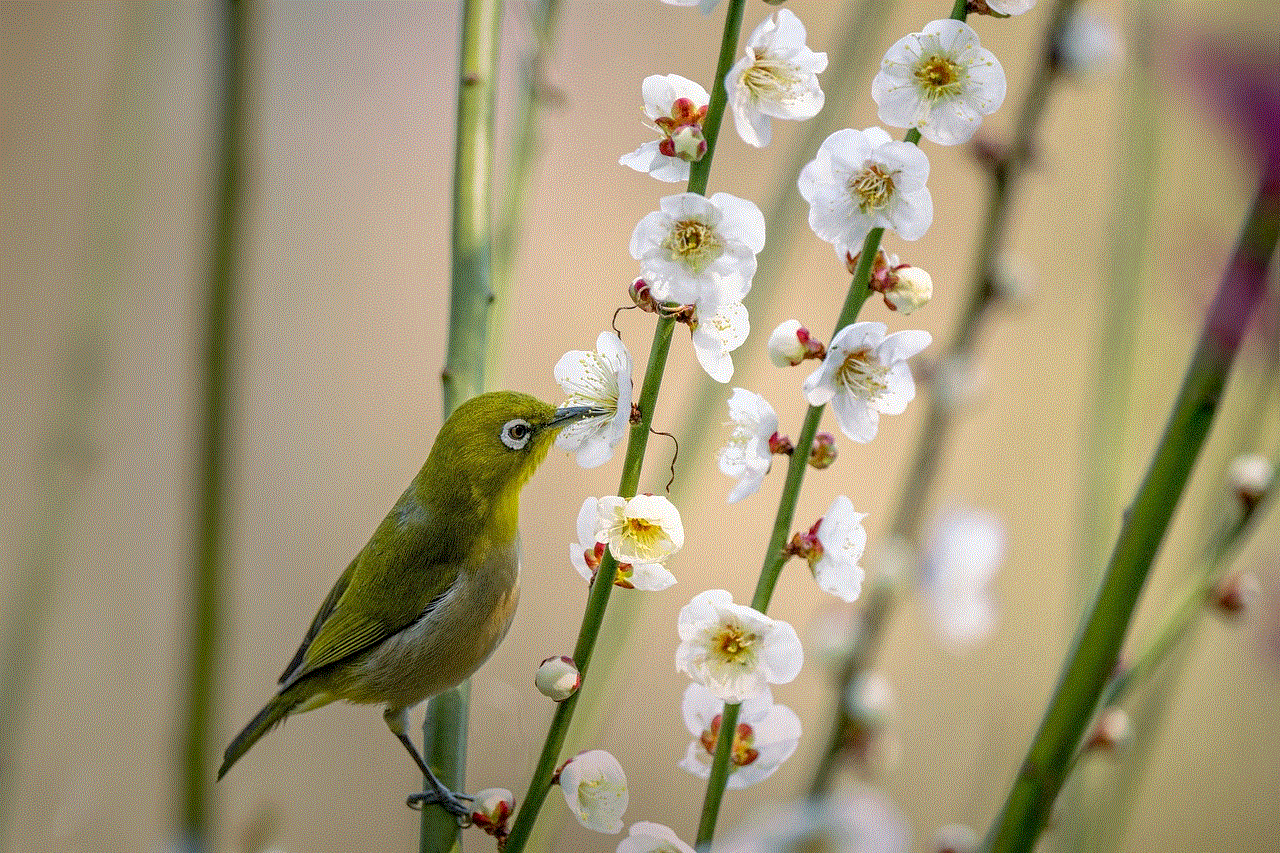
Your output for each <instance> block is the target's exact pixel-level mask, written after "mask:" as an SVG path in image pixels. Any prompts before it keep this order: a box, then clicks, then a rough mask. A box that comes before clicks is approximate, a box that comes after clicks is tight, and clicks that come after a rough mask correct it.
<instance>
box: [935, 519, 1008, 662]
mask: <svg viewBox="0 0 1280 853" xmlns="http://www.w3.org/2000/svg"><path fill="white" fill-rule="evenodd" d="M1004 553H1005V534H1004V525H1003V524H1002V523H1001V522H1000V519H999V517H997V516H996V515H994V514H992V513H990V512H984V511H982V510H977V509H972V508H967V507H966V508H954V509H951V510H947V511H944V512H943V513H941V514H939V515H938V517H937V518H936V519H935V520H934V522H933V525H932V530H931V531H930V534H929V538H928V543H927V545H926V547H925V551H924V557H923V559H922V561H921V566H920V581H921V586H922V591H923V598H924V601H925V602H926V604H927V606H928V610H929V616H930V618H931V619H932V621H933V624H934V627H935V628H936V629H937V631H938V633H939V634H940V635H941V637H942V638H943V640H944V641H945V642H946V643H947V645H948V646H951V647H952V648H955V649H960V648H963V647H965V646H970V645H973V644H975V643H977V642H978V641H980V640H982V639H983V638H984V637H986V636H987V635H988V634H990V633H991V631H992V630H993V629H994V628H995V623H996V606H995V601H994V600H993V599H992V596H991V582H992V580H993V579H994V578H995V574H996V571H997V570H998V569H999V568H1000V564H1001V563H1002V562H1004Z"/></svg>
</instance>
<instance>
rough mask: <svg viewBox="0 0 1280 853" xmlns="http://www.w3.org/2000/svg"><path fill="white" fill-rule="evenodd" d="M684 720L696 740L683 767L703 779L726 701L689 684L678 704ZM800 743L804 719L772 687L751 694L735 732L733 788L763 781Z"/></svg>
mask: <svg viewBox="0 0 1280 853" xmlns="http://www.w3.org/2000/svg"><path fill="white" fill-rule="evenodd" d="M680 708H681V712H682V713H683V715H684V724H685V727H686V728H688V730H689V734H691V735H693V740H692V741H691V742H690V743H689V748H688V750H687V751H686V752H685V756H684V759H683V760H682V761H681V762H680V767H681V768H683V769H685V770H687V771H689V772H690V773H692V774H693V775H694V776H697V777H698V778H700V779H706V778H707V777H708V776H710V775H711V760H712V757H713V756H714V755H715V751H716V739H717V738H718V737H719V735H720V721H721V719H722V717H723V714H724V702H723V701H721V700H720V699H717V698H716V697H715V696H713V695H712V693H711V691H710V690H708V689H707V688H705V687H703V686H702V685H701V684H697V683H694V684H690V685H689V686H688V687H686V688H685V691H684V700H683V702H681V705H680ZM799 743H800V718H799V717H797V716H796V713H795V711H792V710H791V709H790V708H788V707H787V706H786V705H775V704H774V702H773V694H772V693H771V692H770V691H769V689H768V688H765V690H764V691H763V692H761V693H758V694H756V695H755V696H752V697H750V698H748V699H747V700H746V701H744V702H743V703H742V709H741V710H740V711H739V712H738V725H737V728H736V730H735V731H734V735H733V750H732V752H731V760H732V762H733V765H734V769H733V771H732V772H731V773H730V774H729V787H730V788H735V789H737V788H746V787H748V786H750V785H754V784H756V783H757V782H763V781H764V780H765V779H768V778H769V777H770V776H772V775H773V774H774V772H775V771H776V770H777V769H778V768H779V767H781V766H782V762H784V761H786V760H787V759H788V758H790V757H791V754H792V753H793V752H795V751H796V746H797V745H798V744H799Z"/></svg>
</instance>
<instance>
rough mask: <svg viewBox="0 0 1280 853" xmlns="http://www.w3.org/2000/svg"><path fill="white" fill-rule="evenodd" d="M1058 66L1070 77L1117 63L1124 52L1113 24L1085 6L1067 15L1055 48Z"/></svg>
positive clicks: (1074, 8) (1073, 9) (1076, 7)
mask: <svg viewBox="0 0 1280 853" xmlns="http://www.w3.org/2000/svg"><path fill="white" fill-rule="evenodd" d="M1054 51H1055V54H1054V55H1055V58H1056V59H1057V60H1058V67H1059V68H1061V69H1062V70H1063V71H1065V72H1067V73H1069V74H1092V73H1094V72H1096V71H1101V70H1103V69H1105V68H1108V67H1110V66H1113V65H1115V64H1116V62H1117V60H1118V59H1119V57H1120V54H1121V52H1122V49H1121V45H1120V36H1119V35H1117V34H1116V30H1115V27H1113V26H1112V25H1111V22H1110V21H1108V20H1106V19H1105V18H1102V17H1101V16H1099V15H1098V14H1097V13H1096V12H1094V11H1093V10H1091V9H1088V8H1085V7H1083V6H1075V7H1073V8H1072V10H1071V14H1070V15H1068V16H1067V20H1066V23H1065V24H1064V25H1063V27H1062V31H1061V32H1059V33H1058V41H1057V43H1056V44H1055V45H1054Z"/></svg>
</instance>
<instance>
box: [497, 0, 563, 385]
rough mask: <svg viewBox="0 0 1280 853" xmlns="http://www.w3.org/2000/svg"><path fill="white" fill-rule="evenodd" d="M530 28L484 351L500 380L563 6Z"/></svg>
mask: <svg viewBox="0 0 1280 853" xmlns="http://www.w3.org/2000/svg"><path fill="white" fill-rule="evenodd" d="M528 12H529V16H530V18H531V23H532V36H533V42H534V44H533V49H532V50H531V51H530V52H529V55H528V56H527V57H525V60H524V63H523V66H522V67H521V69H520V86H521V89H520V105H519V107H518V108H517V110H516V122H515V141H514V144H513V146H512V151H511V156H510V157H509V158H508V166H509V169H508V172H507V176H506V185H505V186H504V187H503V191H502V200H501V203H500V206H499V209H498V217H497V220H498V221H497V227H496V228H495V229H494V235H495V236H494V239H493V281H494V291H495V292H496V294H497V298H495V299H494V301H493V305H492V306H491V307H490V310H489V327H488V335H489V341H488V346H487V348H486V357H485V375H486V376H489V377H493V376H497V375H498V370H499V367H500V365H501V363H502V348H501V347H500V346H498V343H497V342H498V341H504V340H506V335H505V334H504V332H505V330H506V328H507V325H508V322H509V319H510V318H509V315H510V311H511V300H510V297H509V294H510V293H511V268H512V266H513V264H514V263H515V256H516V252H517V250H518V249H519V245H520V237H521V235H522V233H523V232H522V230H521V226H522V224H523V222H524V209H525V205H526V202H527V201H528V195H529V178H530V176H531V175H532V174H533V167H534V164H535V163H536V162H537V159H538V156H539V155H540V154H541V153H542V149H541V146H540V145H539V135H538V120H539V118H540V117H541V113H542V110H543V109H544V108H545V107H546V105H547V104H548V103H549V102H554V100H555V98H554V96H553V95H551V94H550V85H549V84H548V83H547V81H546V75H545V72H544V68H545V66H546V63H547V58H548V56H549V55H550V54H551V47H552V41H553V40H554V38H555V31H556V25H557V24H558V23H559V21H560V0H535V2H531V3H530V4H529V6H528Z"/></svg>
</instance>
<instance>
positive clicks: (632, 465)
mask: <svg viewBox="0 0 1280 853" xmlns="http://www.w3.org/2000/svg"><path fill="white" fill-rule="evenodd" d="M674 328H675V321H674V320H672V319H671V318H669V317H661V318H659V319H658V323H657V328H655V329H654V332H653V344H652V346H651V347H650V349H649V364H648V366H647V367H646V368H645V375H644V384H643V385H642V386H641V389H640V398H639V402H638V403H637V406H638V408H639V409H640V419H639V420H638V421H637V422H636V423H633V424H632V425H631V431H630V434H629V435H628V438H627V456H626V459H625V460H624V461H623V464H622V479H621V482H620V484H619V486H618V495H619V496H620V497H624V498H629V497H634V496H635V493H636V488H637V486H638V485H639V483H640V472H641V469H642V467H643V465H644V453H645V448H646V446H647V445H648V440H649V426H650V424H652V422H653V412H654V407H655V406H656V405H657V401H658V390H659V389H660V388H661V386H662V375H663V373H664V371H665V369H666V363H667V354H668V352H669V351H670V349H671V334H672V331H673V330H674ZM617 568H618V564H617V561H616V560H614V558H613V555H612V554H611V553H609V552H608V551H606V552H605V555H604V559H602V560H601V561H600V568H599V570H598V571H597V572H596V576H595V578H594V580H593V581H592V583H591V590H590V592H589V593H588V595H587V607H586V610H585V612H584V613H583V614H582V625H581V627H580V628H579V629H578V641H577V643H576V644H575V645H574V647H573V661H574V663H575V664H576V665H577V667H578V671H579V672H580V673H581V674H582V679H583V682H584V684H585V683H586V681H587V670H588V668H589V667H590V664H591V655H592V652H594V650H595V646H596V640H597V639H598V637H599V634H600V626H601V624H602V623H603V621H604V613H605V609H606V608H607V606H608V604H609V595H610V594H611V593H612V592H613V580H614V577H615V576H616V572H617ZM581 695H582V691H581V690H580V691H578V692H577V693H575V694H574V695H572V696H570V697H569V698H568V699H566V700H564V701H563V702H561V703H560V704H559V705H557V706H556V712H555V715H554V716H553V717H552V719H551V726H550V727H549V728H548V730H547V737H546V739H545V741H544V742H543V744H542V752H541V754H540V755H539V757H538V763H537V765H536V766H535V767H534V771H533V777H532V778H531V779H530V781H529V790H528V792H527V793H526V794H525V800H524V803H523V804H522V805H521V807H520V811H519V813H518V814H517V815H516V820H515V824H514V825H513V826H512V827H511V834H510V835H508V836H507V843H506V847H505V848H504V849H505V851H506V853H519V851H520V850H523V849H524V846H525V844H526V842H527V841H528V840H529V835H530V833H532V831H533V824H534V822H535V821H536V820H537V819H538V812H539V811H540V810H541V809H542V804H543V802H545V801H546V798H547V794H548V793H549V792H550V790H551V785H552V778H553V777H554V776H555V771H556V767H557V765H558V763H559V757H560V750H561V748H562V747H563V746H564V739H565V736H566V735H567V734H568V731H569V724H570V722H572V720H573V711H574V708H576V707H577V704H578V698H579V697H580V696H581Z"/></svg>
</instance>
